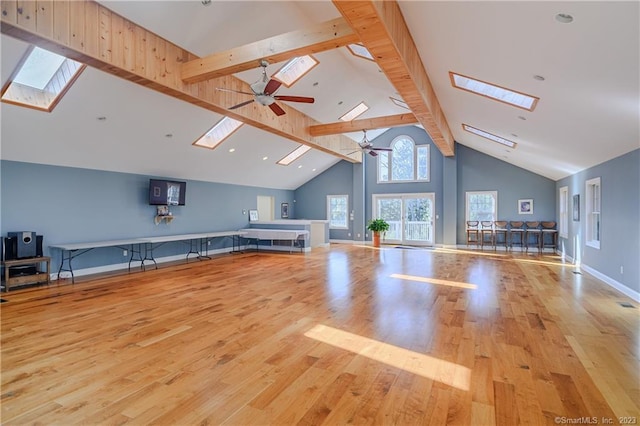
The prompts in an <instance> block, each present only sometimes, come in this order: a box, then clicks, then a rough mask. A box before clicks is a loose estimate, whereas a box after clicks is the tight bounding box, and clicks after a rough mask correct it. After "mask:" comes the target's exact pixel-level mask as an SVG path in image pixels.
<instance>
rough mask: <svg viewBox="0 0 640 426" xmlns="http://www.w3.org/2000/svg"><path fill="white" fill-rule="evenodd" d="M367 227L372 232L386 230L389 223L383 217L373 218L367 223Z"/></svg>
mask: <svg viewBox="0 0 640 426" xmlns="http://www.w3.org/2000/svg"><path fill="white" fill-rule="evenodd" d="M367 229H368V230H369V231H373V232H382V233H384V232H387V231H388V230H389V224H388V223H387V222H386V221H385V220H384V219H373V220H370V221H369V223H368V224H367Z"/></svg>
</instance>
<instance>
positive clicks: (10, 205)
mask: <svg viewBox="0 0 640 426" xmlns="http://www.w3.org/2000/svg"><path fill="white" fill-rule="evenodd" d="M0 169H1V170H0V177H1V181H0V189H1V190H2V193H1V199H2V201H1V210H0V212H1V221H0V232H1V234H2V236H6V234H7V232H12V231H36V232H37V233H38V234H39V235H43V236H44V244H43V246H44V252H45V255H47V254H50V255H52V257H53V259H52V270H54V268H55V270H57V267H58V266H59V260H60V253H59V251H57V250H56V251H55V252H54V253H51V252H50V251H49V249H48V246H49V245H50V244H56V243H57V244H61V243H72V242H85V241H101V240H114V239H127V238H137V237H146V236H158V235H175V234H187V233H198V232H207V231H228V230H237V229H240V228H244V227H246V226H248V216H247V215H246V214H243V210H249V209H255V208H256V207H257V205H256V204H257V201H256V199H257V196H258V195H263V196H272V197H274V198H275V205H276V206H280V203H289V205H290V206H291V207H293V191H287V190H277V189H267V188H255V187H247V186H239V185H228V184H221V183H211V182H201V181H187V194H186V196H187V198H186V205H185V206H172V207H171V212H172V213H173V216H174V217H175V218H174V220H173V221H172V222H171V224H165V223H161V224H159V225H155V224H154V221H153V218H154V216H155V213H156V207H155V206H150V205H148V191H149V190H148V188H149V179H150V178H168V179H175V180H182V179H179V178H175V177H172V176H143V175H135V174H127V173H114V172H105V171H97V170H87V169H80V168H71V167H57V166H47V165H39V164H31V163H22V162H14V161H6V160H3V161H2V162H0ZM291 207H290V209H291V214H295V213H294V211H295V210H294V209H293V208H291ZM278 210H279V207H278ZM276 217H279V211H278V212H276ZM230 244H231V242H230V241H227V240H225V239H217V240H214V241H213V242H212V246H211V247H210V248H211V249H216V248H220V247H226V246H229V245H230ZM187 251H188V247H185V243H182V242H175V243H168V244H165V245H163V246H161V247H160V248H158V249H157V250H154V255H155V257H156V258H159V257H163V256H172V255H179V254H183V253H186V252H187ZM126 260H128V259H127V258H125V257H124V256H123V255H122V251H121V250H117V249H115V248H111V249H100V250H94V251H92V252H90V253H87V254H84V255H82V256H80V257H78V258H77V259H76V260H74V268H77V269H81V268H88V267H96V266H103V265H110V264H117V263H122V262H124V261H126Z"/></svg>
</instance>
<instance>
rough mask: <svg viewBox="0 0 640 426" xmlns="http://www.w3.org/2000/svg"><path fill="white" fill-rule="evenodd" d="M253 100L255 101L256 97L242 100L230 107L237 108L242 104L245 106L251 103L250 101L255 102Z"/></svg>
mask: <svg viewBox="0 0 640 426" xmlns="http://www.w3.org/2000/svg"><path fill="white" fill-rule="evenodd" d="M253 101H255V99H251V100H248V101H244V102H240V103H239V104H238V105H234V106H232V107H231V108H229V109H236V108H240V107H242V106H245V105H248V104H250V103H251V102H253Z"/></svg>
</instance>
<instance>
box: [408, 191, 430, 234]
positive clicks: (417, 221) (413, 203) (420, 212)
mask: <svg viewBox="0 0 640 426" xmlns="http://www.w3.org/2000/svg"><path fill="white" fill-rule="evenodd" d="M403 203H404V217H403V219H404V239H403V240H404V243H406V244H433V214H432V210H433V208H432V207H433V202H432V199H431V198H429V197H424V198H417V197H406V198H403Z"/></svg>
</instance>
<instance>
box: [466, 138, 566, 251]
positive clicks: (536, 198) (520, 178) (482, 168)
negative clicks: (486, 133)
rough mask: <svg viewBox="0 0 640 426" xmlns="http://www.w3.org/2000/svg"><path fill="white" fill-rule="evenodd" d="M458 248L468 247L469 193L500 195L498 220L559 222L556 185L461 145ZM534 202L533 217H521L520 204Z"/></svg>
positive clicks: (542, 177)
mask: <svg viewBox="0 0 640 426" xmlns="http://www.w3.org/2000/svg"><path fill="white" fill-rule="evenodd" d="M456 148H457V149H456V158H457V166H458V169H457V170H458V202H457V212H456V215H457V218H458V226H457V234H458V238H457V239H458V244H464V243H466V235H465V220H466V218H465V216H466V210H465V209H466V193H467V192H468V191H498V220H509V221H511V220H522V221H543V220H545V221H557V219H556V217H557V215H556V195H555V193H556V192H555V182H554V181H553V180H551V179H548V178H546V177H544V176H540V175H537V174H535V173H531V172H529V171H527V170H524V169H521V168H519V167H516V166H514V165H511V164H509V163H505V162H504V161H501V160H498V159H497V158H494V157H491V156H489V155H486V154H483V153H481V152H478V151H476V150H474V149H471V148H468V147H466V146H464V145H459V144H458V145H457V147H456ZM528 198H531V199H533V214H527V215H519V214H518V210H517V207H518V200H519V199H528Z"/></svg>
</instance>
